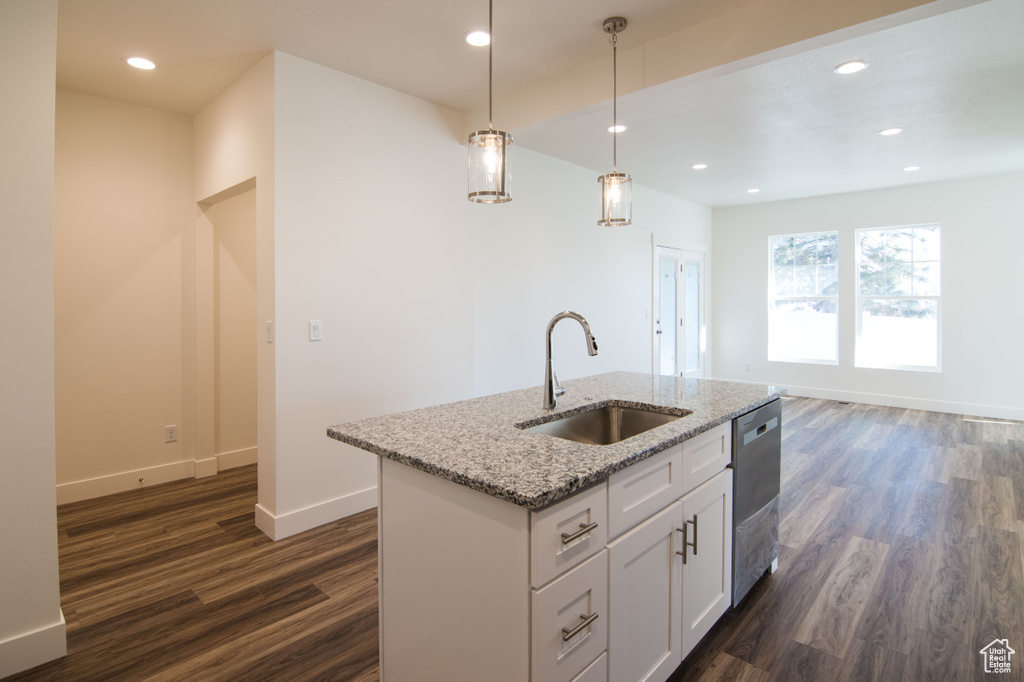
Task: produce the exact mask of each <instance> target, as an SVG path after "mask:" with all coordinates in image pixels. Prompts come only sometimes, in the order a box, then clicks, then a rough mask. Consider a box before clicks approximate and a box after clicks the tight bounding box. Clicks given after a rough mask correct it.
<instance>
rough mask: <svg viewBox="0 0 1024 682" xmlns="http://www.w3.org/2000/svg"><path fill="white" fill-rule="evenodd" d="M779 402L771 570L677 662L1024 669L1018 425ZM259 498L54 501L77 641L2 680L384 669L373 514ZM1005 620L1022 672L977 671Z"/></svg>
mask: <svg viewBox="0 0 1024 682" xmlns="http://www.w3.org/2000/svg"><path fill="white" fill-rule="evenodd" d="M783 420H784V426H783V469H782V524H781V530H780V540H781V543H782V551H781V557H780V562H779V570H778V571H777V572H776V573H775V574H774V575H772V576H769V577H766V578H764V579H762V580H761V581H760V582H759V583H758V584H757V586H755V587H754V589H753V590H752V591H751V593H750V594H749V595H748V596H747V598H746V599H745V600H744V602H743V603H742V604H741V605H740V606H739V608H737V609H735V610H732V611H730V612H728V613H727V614H726V615H725V616H724V617H723V618H722V620H721V621H720V622H719V623H718V625H716V626H715V627H714V629H712V631H711V632H710V633H709V634H708V636H707V637H706V638H705V639H704V641H703V642H701V644H700V645H698V647H697V649H695V650H694V652H693V653H692V654H691V655H690V656H689V657H688V658H687V660H686V661H684V662H683V664H682V665H681V666H680V668H679V669H678V670H677V671H676V673H675V674H674V675H673V676H672V681H673V682H682V681H690V680H780V681H787V682H788V681H790V680H815V681H820V680H883V681H889V680H892V681H895V682H902V681H906V682H917V681H919V680H952V681H958V680H984V679H1000V680H1021V679H1024V675H1022V674H1021V671H1022V670H1024V648H1022V647H1024V586H1022V583H1024V579H1022V574H1024V552H1022V548H1024V543H1022V542H1021V538H1020V534H1021V533H1024V424H1020V423H1005V422H1002V420H980V421H969V420H967V419H965V418H963V417H960V416H957V415H947V414H938V413H931V412H921V411H915V410H903V409H895V408H884V407H873V406H868V405H858V404H842V403H837V402H830V401H821V400H811V399H805V398H794V399H787V400H786V402H785V406H784V417H783ZM255 502H256V472H255V467H243V468H241V469H235V470H232V471H228V472H224V473H222V474H219V475H218V476H216V477H213V478H208V479H200V480H195V481H182V482H177V483H171V484H167V485H163V486H155V487H153V488H149V489H146V490H141V491H134V492H131V493H122V494H120V495H114V496H111V497H107V498H102V499H98V500H89V501H86V502H79V503H75V504H70V505H65V506H62V507H60V508H59V509H58V532H59V545H60V574H61V602H62V606H63V609H64V614H65V617H66V618H67V621H68V651H69V654H68V656H67V657H66V658H64V659H61V660H60V661H55V662H52V663H49V664H46V665H44V666H40V667H39V668H36V669H34V670H31V671H28V672H26V673H23V674H20V675H16V676H14V677H11V678H8V680H7V681H5V682H13V681H14V680H18V681H22V680H61V681H63V680H69V681H70V680H169V681H170V680H173V681H180V680H233V681H234V680H287V681H289V682H290V681H293V680H376V679H377V676H378V672H377V587H376V548H377V544H376V515H375V511H374V510H371V511H368V512H364V513H362V514H358V515H356V516H353V517H350V518H348V519H344V520H342V521H338V522H336V523H332V524H328V525H326V526H323V527H321V528H317V529H314V530H311V531H308V532H306V533H302V534H300V535H298V536H294V537H292V538H288V539H285V540H281V541H279V542H276V543H275V542H271V541H270V540H269V539H267V538H266V537H265V536H264V535H263V534H262V533H261V532H259V531H258V530H256V528H255V527H254V525H253V524H254V518H253V506H254V504H255ZM1004 638H1005V639H1007V640H1008V643H1009V645H1010V647H1011V648H1013V649H1014V650H1015V651H1019V652H1020V653H1018V654H1016V655H1015V656H1013V657H1011V665H1012V670H1013V672H1012V673H1011V674H1003V675H985V674H984V672H983V670H984V669H983V657H982V655H981V653H979V651H980V649H981V648H982V647H984V646H985V645H987V644H988V643H990V642H991V641H993V640H994V639H1004ZM494 679H495V680H500V679H501V674H500V671H496V673H495V677H494ZM613 682H617V681H613Z"/></svg>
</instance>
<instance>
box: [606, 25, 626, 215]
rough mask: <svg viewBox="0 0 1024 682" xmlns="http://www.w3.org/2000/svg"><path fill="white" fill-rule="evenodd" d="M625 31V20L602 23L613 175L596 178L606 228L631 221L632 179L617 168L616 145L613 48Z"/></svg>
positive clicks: (617, 125) (616, 49)
mask: <svg viewBox="0 0 1024 682" xmlns="http://www.w3.org/2000/svg"><path fill="white" fill-rule="evenodd" d="M625 28H626V20H625V19H623V18H622V17H610V18H608V19H605V20H604V32H605V33H611V34H612V37H611V43H612V172H611V173H605V174H604V175H602V176H601V177H599V178H598V179H597V181H598V182H600V183H601V219H600V220H599V221H597V224H598V225H602V226H605V227H608V226H614V225H630V224H632V221H633V180H632V178H630V177H629V176H628V175H626V174H625V173H620V172H619V169H618V147H617V145H616V142H617V136H618V129H619V112H618V104H617V101H616V99H617V95H618V74H617V71H618V68H617V67H618V64H617V61H616V60H617V54H616V53H617V51H618V46H617V45H616V42H617V37H618V34H619V33H621V32H622V31H623V30H624V29H625Z"/></svg>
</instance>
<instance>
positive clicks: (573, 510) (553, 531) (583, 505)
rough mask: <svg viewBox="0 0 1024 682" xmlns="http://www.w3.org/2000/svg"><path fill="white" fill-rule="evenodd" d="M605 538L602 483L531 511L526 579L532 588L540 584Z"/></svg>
mask: <svg viewBox="0 0 1024 682" xmlns="http://www.w3.org/2000/svg"><path fill="white" fill-rule="evenodd" d="M588 529H589V530H588ZM574 536H575V537H574ZM607 540H608V487H607V485H606V484H605V483H601V484H600V485H597V486H594V487H593V488H590V489H589V490H585V491H583V492H581V493H577V494H575V495H573V496H572V497H570V498H568V499H566V500H562V501H561V502H559V503H558V504H555V505H553V506H551V507H548V508H547V509H542V510H540V511H537V512H533V513H531V514H530V576H531V579H530V582H531V583H532V585H533V587H540V586H542V585H544V584H545V583H547V582H549V581H550V580H551V579H552V578H554V577H555V576H557V575H558V574H560V573H562V572H563V571H566V570H568V569H570V568H572V567H573V566H575V565H576V564H578V563H580V562H581V561H583V560H584V559H586V558H587V557H589V556H592V555H593V554H594V553H595V552H597V551H599V550H600V549H601V548H602V547H604V545H605V542H606V541H607Z"/></svg>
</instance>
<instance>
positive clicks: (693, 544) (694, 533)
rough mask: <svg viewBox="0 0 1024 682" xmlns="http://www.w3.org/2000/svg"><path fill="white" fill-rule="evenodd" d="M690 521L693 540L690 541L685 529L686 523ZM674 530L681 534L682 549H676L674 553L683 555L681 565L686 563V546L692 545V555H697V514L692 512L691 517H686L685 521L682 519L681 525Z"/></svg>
mask: <svg viewBox="0 0 1024 682" xmlns="http://www.w3.org/2000/svg"><path fill="white" fill-rule="evenodd" d="M691 523H692V524H693V542H690V541H689V540H688V539H687V535H688V533H687V532H686V529H687V528H689V525H688V524H691ZM676 530H678V531H679V532H680V533H682V534H683V549H682V551H681V552H680V551H677V552H676V554H678V555H679V556H681V557H683V566H685V565H686V548H687V547H693V556H697V515H696V514H694V515H693V519H687V520H686V521H684V522H683V527H682V528H676Z"/></svg>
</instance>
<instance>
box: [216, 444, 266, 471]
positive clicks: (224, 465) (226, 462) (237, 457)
mask: <svg viewBox="0 0 1024 682" xmlns="http://www.w3.org/2000/svg"><path fill="white" fill-rule="evenodd" d="M257 453H258V449H257V448H256V447H251V448H242V449H241V450H232V451H230V452H222V453H220V454H219V455H217V471H224V470H225V469H234V468H235V467H244V466H247V465H249V464H255V463H256V461H257Z"/></svg>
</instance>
